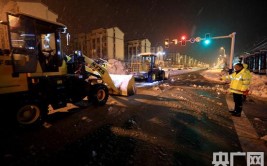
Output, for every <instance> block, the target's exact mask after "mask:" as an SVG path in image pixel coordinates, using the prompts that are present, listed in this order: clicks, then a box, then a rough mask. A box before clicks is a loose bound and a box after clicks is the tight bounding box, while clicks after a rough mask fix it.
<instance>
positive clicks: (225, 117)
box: [0, 72, 266, 166]
mask: <svg viewBox="0 0 267 166" xmlns="http://www.w3.org/2000/svg"><path fill="white" fill-rule="evenodd" d="M226 86H227V85H225V84H218V83H214V82H209V81H207V80H205V79H204V78H203V77H202V76H201V75H199V74H198V72H195V73H191V74H184V75H179V76H174V77H173V79H170V80H166V81H164V82H162V83H161V84H159V85H157V86H152V87H143V88H138V91H137V94H136V95H134V96H130V97H121V96H111V97H110V98H109V101H108V103H107V105H105V106H103V107H94V106H89V107H88V108H83V109H81V108H73V109H71V110H69V111H61V112H55V113H53V114H51V115H50V116H49V119H47V122H46V123H45V125H44V126H42V127H40V128H37V129H35V130H21V129H19V128H12V127H10V126H6V125H1V128H0V132H1V141H0V149H1V153H0V154H1V161H0V162H1V163H0V165H20V166H21V165H27V166H30V165H38V166H41V165H56V164H57V165H58V164H60V165H75V166H79V165H200V166H201V165H212V161H213V153H214V152H220V151H221V152H227V153H230V152H238V151H242V147H241V145H240V142H239V138H238V135H237V133H236V130H235V127H234V122H233V120H232V117H231V115H230V114H229V113H228V107H227V103H226V101H225V94H224V93H222V91H220V89H223V88H226ZM250 103H256V104H255V105H257V107H255V105H254V104H250ZM259 103H260V104H259ZM261 104H262V105H261ZM264 105H265V103H264V102H260V101H258V100H256V99H252V98H249V99H248V102H247V103H245V108H249V109H246V110H245V113H246V114H247V117H248V119H250V120H252V121H255V117H261V119H262V121H263V122H264V123H260V124H258V126H257V125H255V126H257V127H255V128H256V131H257V132H258V133H259V135H264V134H266V133H265V132H266V131H265V130H264V129H263V127H264V125H265V124H266V123H265V120H266V114H265V113H263V112H262V111H260V110H261V108H263V107H262V106H264ZM265 106H266V105H265ZM255 109H257V110H258V111H253V112H252V111H250V112H247V110H255ZM263 117H264V118H263ZM252 123H253V122H252ZM245 160H246V159H245V157H238V158H235V164H236V165H245Z"/></svg>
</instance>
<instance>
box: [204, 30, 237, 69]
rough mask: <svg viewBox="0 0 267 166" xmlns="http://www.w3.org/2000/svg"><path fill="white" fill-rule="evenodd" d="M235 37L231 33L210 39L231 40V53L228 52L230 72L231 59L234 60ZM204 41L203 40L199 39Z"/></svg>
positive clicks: (231, 66) (234, 33)
mask: <svg viewBox="0 0 267 166" xmlns="http://www.w3.org/2000/svg"><path fill="white" fill-rule="evenodd" d="M235 35H236V32H233V33H231V34H230V35H228V36H216V37H211V39H224V38H231V52H230V57H229V64H228V65H229V66H228V67H229V69H230V70H232V68H233V59H234V50H235ZM201 40H204V39H201Z"/></svg>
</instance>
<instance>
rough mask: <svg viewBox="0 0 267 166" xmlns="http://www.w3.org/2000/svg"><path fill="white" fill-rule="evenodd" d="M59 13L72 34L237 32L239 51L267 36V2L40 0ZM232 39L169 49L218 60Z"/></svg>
mask: <svg viewBox="0 0 267 166" xmlns="http://www.w3.org/2000/svg"><path fill="white" fill-rule="evenodd" d="M36 1H39V2H40V1H41V2H43V3H44V4H46V5H47V6H49V8H50V9H51V10H52V11H54V12H56V13H57V14H58V16H59V21H60V22H62V23H64V24H65V25H67V26H68V28H69V30H70V32H71V33H76V32H90V31H91V30H92V29H96V28H101V27H103V28H110V27H114V26H117V27H119V28H120V29H121V30H122V32H124V33H125V36H124V37H125V41H127V40H131V39H140V38H148V39H149V40H150V41H151V43H152V46H157V45H162V46H163V43H164V39H165V38H170V39H180V37H181V36H182V35H186V36H187V37H188V38H191V37H202V38H204V36H205V33H210V34H211V36H226V35H229V34H231V33H232V32H236V42H235V55H239V54H242V53H243V52H245V51H249V50H250V49H251V48H253V46H254V45H255V44H256V43H258V42H260V41H261V40H263V39H265V38H266V37H267V21H266V20H267V9H266V7H267V1H264V0H254V1H248V2H245V1H241V0H36ZM230 45H231V39H230V38H228V39H217V40H213V41H212V43H211V44H210V45H209V46H204V45H203V43H193V44H191V43H187V45H186V46H183V47H182V46H180V45H176V46H172V47H171V48H170V49H169V50H166V51H169V52H180V53H181V54H187V55H189V56H192V57H194V58H196V59H198V60H201V61H203V62H206V63H212V62H214V61H215V60H216V59H217V58H218V56H219V54H221V52H220V47H224V48H225V49H226V54H227V55H229V54H230Z"/></svg>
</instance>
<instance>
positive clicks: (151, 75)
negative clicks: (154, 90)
mask: <svg viewBox="0 0 267 166" xmlns="http://www.w3.org/2000/svg"><path fill="white" fill-rule="evenodd" d="M154 81H156V74H155V73H153V72H148V78H147V82H154Z"/></svg>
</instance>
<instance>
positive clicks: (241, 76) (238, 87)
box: [225, 68, 251, 94]
mask: <svg viewBox="0 0 267 166" xmlns="http://www.w3.org/2000/svg"><path fill="white" fill-rule="evenodd" d="M225 79H230V80H231V83H230V89H229V90H230V92H232V93H238V94H243V92H245V91H246V90H248V88H249V85H250V80H251V74H250V72H249V71H248V69H246V68H243V69H242V70H241V71H240V72H239V73H236V72H234V73H232V74H231V75H228V76H226V77H225Z"/></svg>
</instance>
